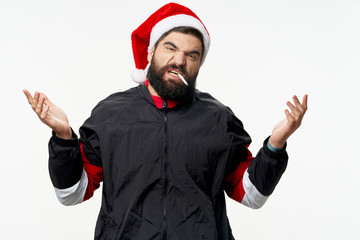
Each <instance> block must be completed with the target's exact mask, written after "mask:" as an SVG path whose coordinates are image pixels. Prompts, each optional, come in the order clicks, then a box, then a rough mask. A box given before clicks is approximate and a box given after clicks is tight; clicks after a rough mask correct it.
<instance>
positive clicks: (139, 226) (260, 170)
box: [24, 3, 307, 239]
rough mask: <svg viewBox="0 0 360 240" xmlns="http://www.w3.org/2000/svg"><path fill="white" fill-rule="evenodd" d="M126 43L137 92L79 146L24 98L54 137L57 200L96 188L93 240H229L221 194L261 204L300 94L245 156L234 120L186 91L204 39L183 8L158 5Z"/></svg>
mask: <svg viewBox="0 0 360 240" xmlns="http://www.w3.org/2000/svg"><path fill="white" fill-rule="evenodd" d="M132 44H133V52H134V59H135V65H136V67H137V68H138V70H136V71H135V73H134V74H133V78H134V80H136V81H137V82H141V84H140V85H139V86H138V87H135V88H132V89H130V90H128V91H125V92H121V93H115V94H113V95H111V96H109V97H108V98H106V99H104V100H103V101H101V102H100V103H99V104H98V105H97V106H96V107H95V108H94V110H93V111H92V114H91V116H90V118H89V119H87V120H86V121H85V123H84V124H83V126H82V127H81V128H80V139H79V140H78V138H77V136H76V134H75V133H74V132H73V131H72V130H71V128H70V126H69V123H68V120H67V116H66V115H65V113H64V112H63V111H62V110H61V109H60V108H58V107H57V106H56V105H54V104H53V103H52V102H51V101H50V100H49V99H48V98H47V97H46V96H45V95H44V94H42V93H38V92H36V93H35V95H34V97H32V96H31V94H30V93H29V92H28V91H27V90H24V92H25V94H26V96H27V99H28V101H29V103H30V104H31V106H32V108H33V109H34V111H35V112H36V113H37V115H38V116H39V118H40V119H41V121H42V122H43V123H45V124H47V125H48V126H49V127H51V128H52V130H53V136H52V138H51V139H50V142H49V155H50V156H49V171H50V176H51V180H52V182H53V185H54V187H55V190H56V194H57V197H58V199H59V201H60V202H61V203H63V204H64V205H74V204H78V203H81V202H83V201H85V200H87V199H89V198H90V197H91V196H92V195H93V193H94V191H95V189H97V188H98V187H99V184H100V182H102V181H103V196H102V206H101V209H100V213H99V217H98V220H97V225H96V229H95V239H234V238H233V236H232V233H231V228H230V225H229V222H228V219H227V216H226V206H225V196H224V191H225V192H226V193H227V194H228V196H230V197H231V198H233V199H234V200H236V201H238V202H240V203H242V204H244V205H246V206H249V207H251V208H259V207H261V206H262V205H263V204H264V203H265V201H266V199H267V198H268V196H269V195H270V194H271V193H272V192H273V190H274V188H275V186H276V184H277V183H278V181H279V179H280V177H281V175H282V173H283V172H284V171H285V168H286V164H287V158H288V157H287V153H286V151H285V147H286V146H285V145H286V140H287V139H288V137H289V136H290V135H291V134H292V133H293V132H294V131H295V130H296V129H297V128H298V127H299V126H300V124H301V120H302V118H303V116H304V114H305V112H306V109H307V96H306V95H305V96H304V98H303V102H302V103H300V102H299V100H298V99H297V98H296V97H293V100H294V104H292V103H290V102H288V103H287V105H288V106H289V108H290V110H291V112H290V111H288V110H286V111H285V114H286V118H285V119H284V120H282V121H281V122H280V123H279V124H278V125H277V126H276V127H275V128H274V130H273V132H272V134H271V136H270V137H269V138H267V139H266V140H265V141H264V146H263V148H261V149H260V151H259V153H258V154H257V156H256V157H255V158H254V157H252V155H251V153H250V151H249V150H248V146H249V144H250V142H251V139H250V137H249V135H248V134H247V133H246V131H245V130H244V129H243V125H242V123H241V121H240V120H239V119H237V118H236V117H235V116H234V114H233V113H232V112H231V110H230V109H229V108H227V107H225V106H223V105H222V104H221V103H219V102H218V101H217V100H215V99H214V98H212V97H211V96H210V95H209V94H206V93H202V92H200V91H198V90H195V84H196V77H197V74H198V71H199V69H200V66H201V64H202V63H203V62H204V60H205V57H206V54H207V52H208V49H209V45H210V37H209V35H208V32H207V30H206V28H205V26H204V25H203V23H202V22H201V21H200V19H199V18H198V17H197V16H196V15H195V14H194V13H193V12H192V11H191V10H190V9H188V8H186V7H184V6H181V5H178V4H174V3H170V4H167V5H165V6H163V7H162V8H160V9H159V10H158V11H156V12H155V13H154V14H152V15H151V16H150V17H149V18H148V19H147V20H146V21H145V22H144V23H143V24H142V25H141V26H140V27H139V28H138V29H136V30H135V31H134V32H133V34H132ZM144 69H145V70H144ZM144 81H145V82H144Z"/></svg>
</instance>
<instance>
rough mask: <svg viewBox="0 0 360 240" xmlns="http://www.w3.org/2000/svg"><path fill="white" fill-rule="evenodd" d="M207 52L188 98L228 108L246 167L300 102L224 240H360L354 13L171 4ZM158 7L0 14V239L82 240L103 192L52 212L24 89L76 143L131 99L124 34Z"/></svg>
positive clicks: (359, 24)
mask: <svg viewBox="0 0 360 240" xmlns="http://www.w3.org/2000/svg"><path fill="white" fill-rule="evenodd" d="M178 2H179V3H181V4H184V5H186V6H188V7H190V8H191V9H192V10H193V11H195V12H196V13H197V15H198V16H199V17H200V18H201V19H202V20H203V22H204V23H205V25H206V26H207V28H208V30H209V32H210V35H211V38H212V45H211V47H210V52H209V54H208V57H207V59H206V61H205V64H204V65H203V67H202V69H201V70H200V74H199V77H198V88H199V89H200V90H202V91H206V92H210V93H211V94H212V95H213V96H215V97H216V98H217V99H219V100H220V101H221V102H223V103H224V104H226V105H228V106H230V107H231V109H232V110H233V111H234V112H235V114H236V115H237V116H238V117H239V118H240V119H241V120H242V121H243V123H244V126H245V128H246V130H247V131H248V132H249V133H250V135H251V136H252V138H253V144H252V145H251V147H250V149H251V150H252V152H253V154H256V152H257V150H258V149H259V148H260V147H261V145H262V141H263V140H264V139H265V138H266V137H267V136H268V135H269V134H270V133H271V130H272V128H273V126H274V125H275V124H276V123H277V122H278V121H279V120H281V119H282V118H283V117H284V113H283V110H284V109H285V108H286V104H285V103H286V101H287V100H290V99H291V97H292V95H294V94H297V95H298V96H300V97H302V95H303V94H305V93H307V94H309V110H308V112H307V114H306V116H305V118H304V121H303V125H302V126H301V128H300V129H299V130H298V131H297V132H296V133H295V134H294V135H293V136H292V137H291V138H290V139H289V141H288V153H289V155H290V159H289V164H288V168H287V171H286V172H285V174H284V175H283V178H282V179H281V181H280V183H279V185H278V186H277V188H276V189H275V192H274V194H273V195H272V196H271V198H270V199H269V200H268V202H267V203H266V204H265V206H264V207H263V208H261V209H259V210H252V209H248V208H246V207H244V206H242V205H240V204H238V203H236V202H234V201H232V200H229V199H228V216H229V219H230V223H231V226H232V229H233V234H234V236H235V238H236V239H277V240H278V239H359V237H360V230H359V217H360V210H359V209H360V207H359V205H358V204H359V201H358V200H359V197H360V192H359V184H360V181H359V175H358V173H359V167H360V163H359V161H360V158H359V154H358V149H359V141H358V135H359V133H360V131H359V126H358V125H359V123H360V117H359V115H360V114H359V108H358V104H359V102H360V101H359V100H360V97H359V96H358V90H359V85H358V82H359V80H360V71H359V70H360V68H359V67H360V44H359V43H360V14H359V13H360V1H356V0H302V1H286V0H283V1H281V0H273V1H267V0H258V1H254V0H247V1H241V0H232V1H230V0H222V1H218V0H216V1H201V2H200V1H178ZM164 3H165V1H155V0H152V1H148V0H143V1H135V0H134V1H94V0H87V1H81V0H71V1H68V0H64V1H45V0H43V1H41V0H32V1H25V0H24V1H17V0H11V1H10V0H2V1H1V2H0V79H1V86H2V87H1V94H0V98H1V99H0V102H1V105H2V107H1V133H2V137H1V140H0V141H1V145H0V146H1V158H0V161H1V162H0V164H1V165H0V166H1V167H0V170H1V174H0V183H1V193H0V194H1V195H0V196H1V197H0V220H1V224H0V228H1V229H0V232H1V239H92V238H93V232H94V228H95V222H96V218H97V213H98V211H99V207H100V200H101V191H99V190H98V191H97V192H96V193H95V196H94V197H93V198H92V199H91V200H90V201H87V202H85V203H83V204H80V205H78V206H75V207H65V206H62V205H61V204H60V203H58V201H57V199H56V197H55V193H54V190H53V188H52V185H51V181H50V178H49V175H48V165H47V164H48V163H47V161H48V152H47V151H48V150H47V143H48V140H49V138H50V135H51V132H50V130H49V129H48V128H47V127H46V126H45V125H43V124H42V123H41V122H40V121H39V120H38V118H37V117H36V115H35V114H34V113H33V112H32V110H31V108H30V106H29V105H28V103H27V101H26V99H25V96H24V95H23V93H22V89H23V88H26V89H29V90H30V91H31V92H32V93H33V92H34V91H35V90H39V91H43V92H45V93H46V94H47V95H48V96H49V97H50V99H52V100H53V101H54V102H55V103H56V104H57V105H59V106H61V107H62V108H63V109H64V110H65V112H66V113H67V114H68V116H69V119H70V123H71V126H72V127H73V128H74V129H75V130H76V131H77V129H78V128H79V127H80V126H81V124H82V123H83V121H84V120H85V119H86V118H87V117H88V116H89V114H90V111H91V109H92V108H93V107H94V106H95V104H96V103H97V102H99V101H100V100H101V99H103V98H105V97H106V96H108V95H109V94H111V93H113V92H117V91H123V90H126V89H128V88H129V87H133V86H136V84H135V83H134V82H133V81H132V80H131V78H130V73H131V71H132V69H133V68H134V62H133V57H132V52H131V42H130V34H131V32H132V31H133V30H134V29H135V28H136V27H137V26H138V25H140V24H141V23H142V22H143V21H144V20H145V19H146V18H147V17H148V16H149V15H150V14H151V13H152V12H154V11H155V10H157V9H158V8H159V7H160V6H162V5H163V4H164Z"/></svg>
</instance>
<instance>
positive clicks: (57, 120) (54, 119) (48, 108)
mask: <svg viewBox="0 0 360 240" xmlns="http://www.w3.org/2000/svg"><path fill="white" fill-rule="evenodd" d="M24 93H25V96H26V98H27V100H28V102H29V104H30V105H31V107H32V109H33V110H34V112H35V113H36V114H37V115H38V117H39V118H40V120H41V121H42V122H43V123H44V124H46V125H48V126H49V127H50V128H51V129H52V130H53V131H54V132H55V134H56V136H58V137H60V138H63V139H71V137H72V132H71V128H70V125H69V120H68V118H67V116H66V114H65V112H64V111H63V110H61V108H59V107H58V106H56V105H55V104H53V103H52V102H51V101H50V100H49V98H48V97H47V96H46V95H45V94H43V93H39V92H35V94H34V97H33V96H32V95H31V94H30V93H29V91H28V90H26V89H24Z"/></svg>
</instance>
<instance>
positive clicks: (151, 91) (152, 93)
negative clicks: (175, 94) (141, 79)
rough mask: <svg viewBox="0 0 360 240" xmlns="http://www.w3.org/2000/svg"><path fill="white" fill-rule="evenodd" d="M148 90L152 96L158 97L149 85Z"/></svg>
mask: <svg viewBox="0 0 360 240" xmlns="http://www.w3.org/2000/svg"><path fill="white" fill-rule="evenodd" d="M148 89H149V92H150V94H151V95H152V96H156V97H160V96H159V94H158V93H157V92H156V91H155V89H154V88H153V87H152V86H151V84H150V83H148Z"/></svg>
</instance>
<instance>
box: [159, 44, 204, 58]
mask: <svg viewBox="0 0 360 240" xmlns="http://www.w3.org/2000/svg"><path fill="white" fill-rule="evenodd" d="M163 45H170V46H172V47H173V48H175V49H177V50H178V49H179V48H178V47H177V46H176V45H175V44H174V43H172V42H164V44H163ZM185 53H186V54H196V55H198V56H201V54H200V52H199V51H198V50H192V51H187V52H185Z"/></svg>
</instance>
